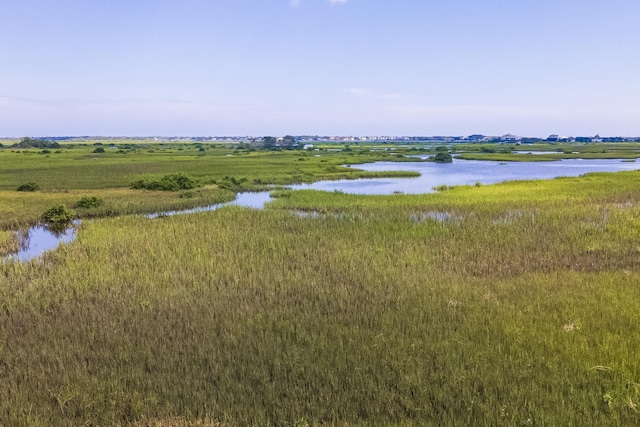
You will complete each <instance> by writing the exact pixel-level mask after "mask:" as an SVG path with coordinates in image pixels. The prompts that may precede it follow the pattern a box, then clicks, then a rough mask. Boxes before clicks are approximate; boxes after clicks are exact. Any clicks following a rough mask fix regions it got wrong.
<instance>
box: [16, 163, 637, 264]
mask: <svg viewBox="0 0 640 427" xmlns="http://www.w3.org/2000/svg"><path fill="white" fill-rule="evenodd" d="M354 167H357V168H358V169H362V170H365V171H370V172H381V171H413V172H419V173H420V176H419V177H417V178H380V179H355V180H335V181H319V182H314V183H312V184H296V185H291V186H290V188H292V189H294V190H306V189H312V190H321V191H342V192H344V193H349V194H382V195H384V194H394V193H407V194H422V193H430V192H433V191H434V190H433V187H436V186H439V185H470V184H475V183H476V182H480V183H482V184H493V183H496V182H503V181H513V180H528V179H551V178H556V177H560V176H579V175H583V174H585V173H589V172H618V171H623V170H635V169H639V168H640V165H639V164H638V163H635V162H629V161H622V160H610V159H607V160H581V159H571V160H560V161H555V162H488V161H480V160H454V162H453V163H446V164H442V163H433V162H405V163H399V162H376V163H367V164H362V165H357V166H354ZM270 200H271V198H270V196H269V192H266V191H264V192H258V193H240V194H238V196H237V198H236V200H234V201H232V202H228V203H219V204H215V205H209V206H203V207H199V208H194V209H186V210H180V211H168V212H159V213H155V214H151V215H148V217H149V218H157V217H162V216H171V215H181V214H189V213H196V212H205V211H213V210H216V209H219V208H221V207H224V206H243V207H250V208H254V209H262V208H263V207H264V205H265V204H266V203H268V202H269V201H270ZM78 224H79V222H76V223H75V224H74V225H73V226H72V227H69V228H67V229H66V230H62V231H59V232H56V231H53V230H51V229H50V228H49V227H48V226H46V225H37V226H34V227H31V228H30V229H29V230H28V232H27V233H26V235H21V242H20V243H21V249H20V251H19V252H18V253H16V254H13V255H10V256H9V257H7V258H5V261H7V260H15V261H18V262H28V261H30V260H32V259H34V258H37V257H39V256H40V255H42V254H43V253H44V252H46V251H49V250H53V249H55V248H56V247H58V246H59V245H60V244H63V243H69V242H71V241H73V239H75V236H76V231H77V226H78Z"/></svg>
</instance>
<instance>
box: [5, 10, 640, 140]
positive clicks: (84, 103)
mask: <svg viewBox="0 0 640 427" xmlns="http://www.w3.org/2000/svg"><path fill="white" fill-rule="evenodd" d="M639 21H640V2H639V1H637V0H609V1H606V2H605V1H602V0H333V1H330V0H3V1H2V2H1V3H0V53H1V55H2V66H1V67H0V136H16V137H19V136H46V135H49V136H53V135H105V136H106V135H113V136H125V135H128V136H143V135H166V136H190V135H192V136H195V135H256V136H260V135H284V134H295V135H299V134H319V135H469V134H472V133H482V134H487V135H502V134H505V133H513V134H516V135H528V136H547V135H548V134H551V133H557V134H560V135H566V136H570V135H573V136H592V135H595V134H596V133H599V134H601V135H624V136H640V78H639V77H638V76H639V75H640V54H638V52H640V32H638V29H637V23H638V22H639Z"/></svg>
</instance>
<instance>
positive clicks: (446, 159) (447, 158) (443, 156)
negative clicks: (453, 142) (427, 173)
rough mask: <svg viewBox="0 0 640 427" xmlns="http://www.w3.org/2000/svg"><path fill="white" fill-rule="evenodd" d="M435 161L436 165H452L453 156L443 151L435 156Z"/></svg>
mask: <svg viewBox="0 0 640 427" xmlns="http://www.w3.org/2000/svg"><path fill="white" fill-rule="evenodd" d="M433 161H434V162H436V163H452V162H453V158H452V157H451V154H449V153H445V152H443V151H441V152H439V153H438V154H436V155H435V157H434V158H433Z"/></svg>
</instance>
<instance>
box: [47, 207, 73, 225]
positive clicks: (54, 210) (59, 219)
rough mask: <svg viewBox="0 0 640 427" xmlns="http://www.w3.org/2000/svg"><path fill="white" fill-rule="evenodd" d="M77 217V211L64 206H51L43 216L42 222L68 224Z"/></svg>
mask: <svg viewBox="0 0 640 427" xmlns="http://www.w3.org/2000/svg"><path fill="white" fill-rule="evenodd" d="M75 216H76V211H74V210H73V209H69V208H67V207H66V206H65V205H64V204H62V203H61V204H59V205H54V206H51V207H50V208H49V209H47V210H46V211H44V213H43V214H42V220H43V221H46V222H50V223H53V224H66V223H68V222H71V220H72V219H73V218H74V217H75Z"/></svg>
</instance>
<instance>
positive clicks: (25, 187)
mask: <svg viewBox="0 0 640 427" xmlns="http://www.w3.org/2000/svg"><path fill="white" fill-rule="evenodd" d="M39 189H40V186H39V185H38V184H36V183H35V182H33V181H29V182H26V183H24V184H22V185H20V186H19V187H18V188H17V189H16V191H38V190H39Z"/></svg>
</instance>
